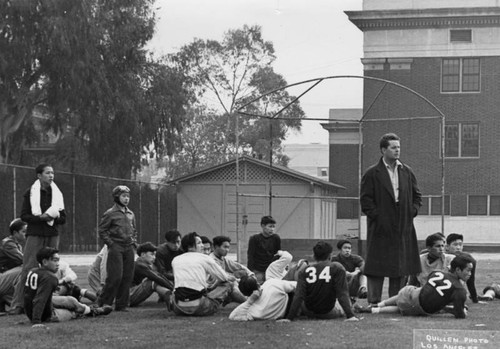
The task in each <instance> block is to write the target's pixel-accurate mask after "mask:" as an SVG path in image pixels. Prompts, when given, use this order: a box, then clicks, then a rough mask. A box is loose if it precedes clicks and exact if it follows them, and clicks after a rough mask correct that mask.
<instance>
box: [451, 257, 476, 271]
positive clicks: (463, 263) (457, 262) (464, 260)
mask: <svg viewBox="0 0 500 349" xmlns="http://www.w3.org/2000/svg"><path fill="white" fill-rule="evenodd" d="M469 263H470V264H474V259H472V257H471V256H470V255H467V254H461V255H458V256H456V257H455V258H453V260H452V261H451V263H450V271H451V272H454V271H455V270H457V268H458V269H460V270H464V269H465V268H466V267H467V264H469Z"/></svg>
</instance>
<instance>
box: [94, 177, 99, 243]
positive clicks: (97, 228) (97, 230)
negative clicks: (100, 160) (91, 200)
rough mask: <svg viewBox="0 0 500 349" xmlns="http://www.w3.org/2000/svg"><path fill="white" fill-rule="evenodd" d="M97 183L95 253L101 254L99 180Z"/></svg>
mask: <svg viewBox="0 0 500 349" xmlns="http://www.w3.org/2000/svg"><path fill="white" fill-rule="evenodd" d="M95 181H96V183H95V191H96V193H95V200H96V205H95V251H96V252H99V179H97V178H96V180H95Z"/></svg>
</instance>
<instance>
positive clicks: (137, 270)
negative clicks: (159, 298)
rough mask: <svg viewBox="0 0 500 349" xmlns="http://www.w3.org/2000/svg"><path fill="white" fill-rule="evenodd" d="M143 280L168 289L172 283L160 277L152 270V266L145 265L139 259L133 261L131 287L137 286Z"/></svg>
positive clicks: (145, 263) (144, 262)
mask: <svg viewBox="0 0 500 349" xmlns="http://www.w3.org/2000/svg"><path fill="white" fill-rule="evenodd" d="M145 278H146V279H149V280H151V281H154V282H156V283H157V284H158V285H160V286H163V287H167V288H170V289H171V288H172V283H171V282H169V281H168V280H167V279H166V278H164V277H163V275H161V274H160V273H159V272H157V271H156V270H154V268H153V265H152V264H149V263H147V262H146V261H144V260H143V259H142V258H140V257H139V258H137V260H136V261H135V267H134V280H133V282H132V285H134V286H135V285H139V284H140V283H141V282H142V280H144V279H145Z"/></svg>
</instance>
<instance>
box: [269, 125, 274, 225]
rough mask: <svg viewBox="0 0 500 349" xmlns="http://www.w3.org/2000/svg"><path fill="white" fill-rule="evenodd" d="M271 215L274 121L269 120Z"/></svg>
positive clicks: (270, 207)
mask: <svg viewBox="0 0 500 349" xmlns="http://www.w3.org/2000/svg"><path fill="white" fill-rule="evenodd" d="M269 133H270V135H269V215H270V216H272V215H273V120H271V119H270V120H269Z"/></svg>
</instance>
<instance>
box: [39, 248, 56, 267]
mask: <svg viewBox="0 0 500 349" xmlns="http://www.w3.org/2000/svg"><path fill="white" fill-rule="evenodd" d="M56 253H59V250H58V249H57V248H54V247H48V246H45V247H42V248H41V249H40V250H39V251H38V252H37V253H36V261H37V262H38V263H40V265H41V264H42V262H43V260H44V259H51V258H52V256H54V255H55V254H56Z"/></svg>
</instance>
